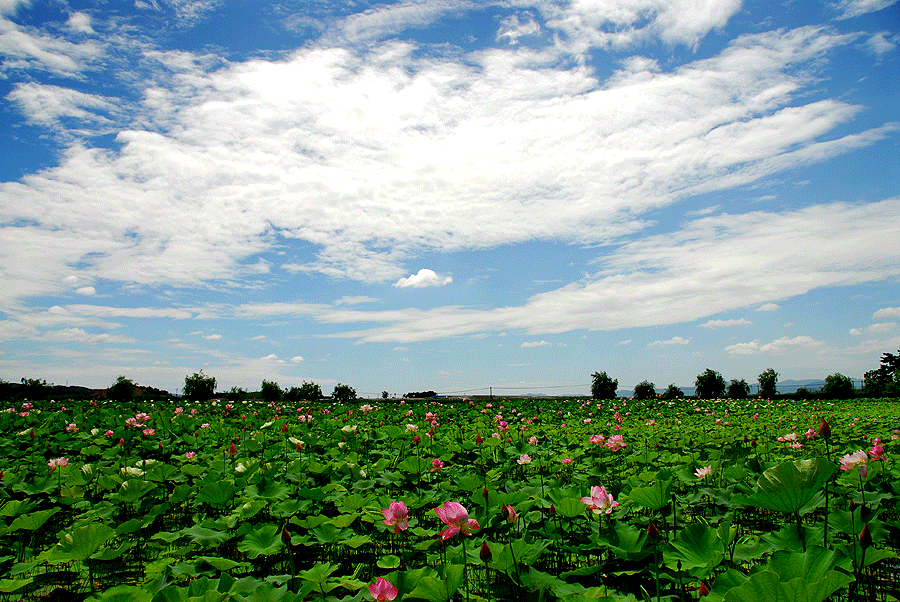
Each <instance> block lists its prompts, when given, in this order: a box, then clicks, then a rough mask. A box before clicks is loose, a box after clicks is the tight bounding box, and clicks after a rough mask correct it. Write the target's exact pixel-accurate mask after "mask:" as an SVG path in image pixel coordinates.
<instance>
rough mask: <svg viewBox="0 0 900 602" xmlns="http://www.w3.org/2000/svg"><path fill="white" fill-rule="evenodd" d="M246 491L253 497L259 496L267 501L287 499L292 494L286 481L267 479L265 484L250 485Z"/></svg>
mask: <svg viewBox="0 0 900 602" xmlns="http://www.w3.org/2000/svg"><path fill="white" fill-rule="evenodd" d="M246 493H247V496H248V497H250V498H251V499H252V498H259V499H261V500H265V501H267V502H278V501H281V500H283V499H286V498H287V497H288V496H289V495H290V494H291V490H290V489H289V488H288V487H287V485H285V484H284V483H279V482H278V481H267V482H266V483H265V484H263V485H250V486H249V487H247V489H246Z"/></svg>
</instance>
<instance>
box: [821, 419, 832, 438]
mask: <svg viewBox="0 0 900 602" xmlns="http://www.w3.org/2000/svg"><path fill="white" fill-rule="evenodd" d="M819 437H821V438H822V439H831V427H830V426H829V425H828V421H827V420H825V419H824V418H823V419H822V423H821V424H819Z"/></svg>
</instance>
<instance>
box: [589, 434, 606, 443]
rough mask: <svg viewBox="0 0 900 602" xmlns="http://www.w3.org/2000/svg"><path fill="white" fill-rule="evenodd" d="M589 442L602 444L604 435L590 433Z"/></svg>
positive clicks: (604, 438)
mask: <svg viewBox="0 0 900 602" xmlns="http://www.w3.org/2000/svg"><path fill="white" fill-rule="evenodd" d="M590 442H591V443H593V444H594V445H603V444H604V443H606V437H604V436H603V435H591V438H590Z"/></svg>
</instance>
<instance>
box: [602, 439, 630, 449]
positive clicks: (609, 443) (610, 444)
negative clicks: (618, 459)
mask: <svg viewBox="0 0 900 602" xmlns="http://www.w3.org/2000/svg"><path fill="white" fill-rule="evenodd" d="M627 446H628V444H627V443H625V438H624V437H623V436H622V435H610V437H609V439H607V440H606V449H608V450H609V451H618V450H620V449H623V448H625V447H627Z"/></svg>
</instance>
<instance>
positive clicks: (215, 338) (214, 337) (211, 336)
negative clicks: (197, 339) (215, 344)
mask: <svg viewBox="0 0 900 602" xmlns="http://www.w3.org/2000/svg"><path fill="white" fill-rule="evenodd" d="M203 338H204V339H206V340H207V341H218V340H219V339H221V338H222V335H220V334H209V335H206V336H204V337H203Z"/></svg>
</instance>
